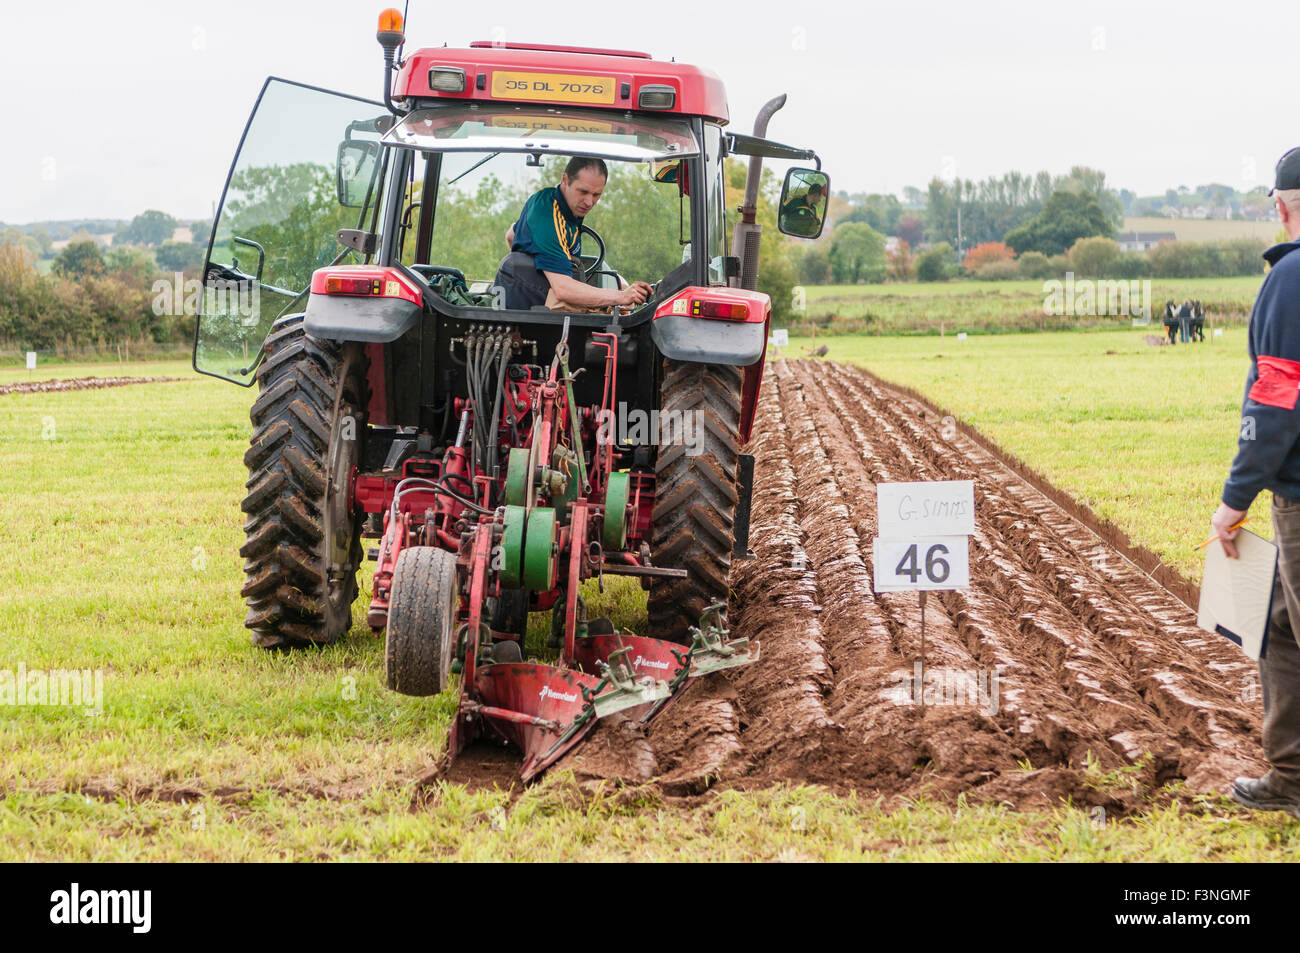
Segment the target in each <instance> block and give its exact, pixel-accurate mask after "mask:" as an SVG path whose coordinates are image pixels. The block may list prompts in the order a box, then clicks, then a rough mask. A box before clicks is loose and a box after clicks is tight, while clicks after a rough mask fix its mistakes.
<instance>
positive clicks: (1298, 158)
mask: <svg viewBox="0 0 1300 953" xmlns="http://www.w3.org/2000/svg"><path fill="white" fill-rule="evenodd" d="M1278 189H1300V146H1296V147H1295V148H1294V149H1292V150H1291V151H1290V152H1288V153H1287V154H1286V155H1284V156H1283V157H1282V158H1280V159H1278V160H1277V174H1276V177H1275V178H1274V180H1273V187H1272V188H1271V189H1269V190H1268V194H1269V195H1272V194H1273V193H1274V192H1276V191H1277V190H1278Z"/></svg>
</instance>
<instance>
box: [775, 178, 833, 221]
mask: <svg viewBox="0 0 1300 953" xmlns="http://www.w3.org/2000/svg"><path fill="white" fill-rule="evenodd" d="M825 198H826V190H825V189H824V188H822V186H821V185H819V184H813V185H812V186H811V187H809V189H808V190H807V191H806V192H804V193H803V194H802V195H793V196H791V197H790V201H788V202H786V203H785V204H784V205H782V206H781V216H782V218H785V217H787V216H799V215H812V216H820V215H821V213H822V212H821V207H822V202H823V200H824V199H825Z"/></svg>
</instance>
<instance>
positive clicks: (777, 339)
mask: <svg viewBox="0 0 1300 953" xmlns="http://www.w3.org/2000/svg"><path fill="white" fill-rule="evenodd" d="M772 346H773V347H789V346H790V332H789V331H788V330H786V329H785V328H777V329H776V330H774V331H773V332H772Z"/></svg>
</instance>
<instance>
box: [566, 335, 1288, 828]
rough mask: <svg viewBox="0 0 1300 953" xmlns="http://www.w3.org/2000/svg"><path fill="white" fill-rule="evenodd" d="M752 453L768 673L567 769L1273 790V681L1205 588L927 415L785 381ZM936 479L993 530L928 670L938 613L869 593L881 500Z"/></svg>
mask: <svg viewBox="0 0 1300 953" xmlns="http://www.w3.org/2000/svg"><path fill="white" fill-rule="evenodd" d="M749 450H750V452H752V453H754V454H755V456H756V458H757V459H756V464H757V465H756V470H755V473H756V476H755V486H754V496H753V514H752V519H751V539H750V545H751V547H752V549H753V550H754V558H753V559H750V560H745V561H737V562H735V563H733V566H732V590H733V602H732V606H731V612H730V617H731V624H732V632H733V634H734V635H745V636H748V637H749V638H751V639H757V640H759V641H760V642H761V644H762V657H761V659H760V661H758V662H757V663H754V664H752V665H749V666H746V667H744V668H740V669H734V670H731V671H727V672H719V673H715V674H713V675H710V676H707V677H705V678H702V679H699V680H697V681H696V682H694V683H693V684H691V685H690V686H689V687H688V688H687V689H686V690H685V691H684V692H683V693H682V694H681V695H680V696H679V697H678V698H677V699H675V700H674V701H673V702H672V703H671V704H670V705H669V706H668V708H667V709H665V710H664V712H663V713H662V714H660V715H659V717H658V718H656V719H655V720H654V721H653V722H652V723H651V724H650V725H649V726H640V725H635V724H631V723H628V722H626V721H616V720H615V719H607V720H606V721H605V722H602V723H601V725H600V726H599V727H598V729H597V730H596V731H595V732H594V733H593V735H592V736H591V738H590V739H589V740H588V741H587V742H586V743H584V744H583V745H582V746H580V747H579V748H578V749H576V750H575V751H574V752H573V753H572V754H570V755H569V756H568V757H566V758H565V759H564V760H562V761H561V762H560V764H559V767H560V768H571V769H573V770H574V771H575V772H577V774H578V775H579V777H580V778H588V779H596V778H613V779H619V780H622V781H625V782H628V783H645V782H648V781H651V780H653V781H654V782H655V783H657V784H658V785H659V786H660V787H661V788H662V789H663V791H664V793H665V794H668V795H676V796H690V795H698V794H701V793H703V792H705V791H706V790H708V789H710V788H711V787H715V786H731V787H754V786H766V785H769V784H772V783H779V782H787V783H805V782H806V783H816V784H822V785H826V786H828V787H830V788H831V789H833V790H839V791H846V790H855V791H858V792H860V793H864V794H870V795H876V794H879V795H884V796H885V797H886V798H887V800H889V801H893V800H896V799H897V798H898V797H912V796H920V795H928V796H931V797H936V798H940V799H944V798H955V797H956V796H957V795H959V794H962V793H964V794H965V795H966V797H967V799H968V800H971V801H993V802H999V803H1008V804H1011V805H1013V806H1015V807H1021V808H1030V807H1047V806H1050V805H1052V804H1055V803H1057V802H1059V801H1060V800H1062V799H1064V798H1070V799H1072V800H1073V803H1075V804H1081V805H1100V806H1104V807H1106V808H1107V809H1108V810H1114V811H1120V812H1124V811H1129V810H1136V809H1139V808H1142V807H1144V806H1146V805H1149V804H1150V803H1152V801H1153V800H1155V801H1164V800H1168V799H1170V798H1182V797H1186V796H1190V795H1194V794H1198V793H1206V794H1218V793H1224V792H1225V791H1226V789H1227V787H1228V786H1230V784H1231V781H1232V778H1234V777H1235V776H1238V775H1258V774H1260V773H1262V772H1263V771H1264V770H1265V769H1266V768H1267V765H1266V764H1265V763H1264V761H1263V760H1262V752H1261V750H1260V745H1259V733H1260V721H1261V714H1260V702H1259V701H1258V695H1259V692H1258V689H1257V681H1256V667H1255V664H1254V663H1253V662H1252V661H1250V660H1249V659H1248V658H1247V657H1246V656H1245V655H1244V654H1243V653H1242V652H1241V650H1240V649H1239V648H1237V647H1236V646H1235V645H1233V644H1231V643H1230V642H1228V641H1227V640H1225V639H1223V638H1220V637H1219V636H1216V635H1212V634H1209V633H1206V632H1204V631H1202V630H1200V629H1198V628H1197V626H1196V618H1195V613H1194V612H1193V611H1192V609H1191V608H1189V606H1194V605H1195V604H1196V598H1197V592H1196V590H1195V587H1194V586H1192V585H1190V584H1189V583H1187V582H1186V580H1183V579H1181V578H1180V577H1178V576H1176V575H1175V574H1173V573H1172V572H1170V571H1169V570H1167V569H1165V568H1164V567H1160V566H1158V560H1156V558H1155V557H1154V555H1153V554H1151V553H1149V552H1145V551H1143V550H1141V549H1139V548H1137V547H1134V546H1133V545H1132V544H1131V543H1130V542H1129V541H1128V540H1127V539H1126V538H1124V537H1123V534H1122V533H1119V532H1118V531H1117V530H1116V529H1115V528H1114V527H1113V526H1110V525H1108V524H1105V523H1102V522H1101V521H1099V520H1097V519H1096V517H1094V516H1093V515H1092V514H1091V513H1090V512H1089V511H1087V510H1086V509H1084V508H1083V507H1081V506H1079V505H1078V504H1075V503H1074V502H1073V501H1071V500H1070V499H1069V498H1068V497H1066V496H1065V495H1064V494H1062V493H1060V492H1058V491H1055V490H1054V489H1053V488H1051V487H1050V486H1049V485H1048V484H1047V483H1046V481H1044V480H1042V479H1041V478H1040V477H1038V476H1037V475H1036V474H1033V473H1032V472H1030V471H1028V470H1027V468H1025V467H1023V466H1021V465H1019V464H1018V463H1017V461H1015V460H1014V459H1013V458H1010V457H1007V456H1005V455H1002V454H999V453H998V452H997V451H996V450H995V449H994V448H992V447H991V446H990V445H989V444H987V443H986V442H985V441H983V440H981V439H980V438H979V437H978V435H976V434H975V433H974V432H973V431H972V430H970V428H967V427H965V426H964V425H962V424H960V423H959V422H957V421H955V420H953V418H952V417H950V416H948V415H946V414H944V413H943V411H941V410H939V409H937V408H935V407H933V406H932V405H930V404H928V403H927V402H926V401H924V400H923V399H922V398H921V397H919V395H916V394H914V393H911V392H908V391H905V390H903V389H900V388H897V387H892V386H888V385H885V384H884V383H882V382H881V381H880V380H879V379H877V378H875V377H873V376H872V375H871V374H869V373H868V372H866V371H864V370H862V369H860V368H855V367H851V366H847V365H841V364H837V363H831V362H820V361H812V360H799V361H778V362H777V363H776V364H775V365H773V366H770V367H769V370H768V374H767V376H766V379H765V381H764V387H763V393H762V397H761V400H760V404H759V409H758V418H757V421H756V423H755V427H754V439H753V441H752V443H751V446H750V448H749ZM919 480H973V481H974V483H975V502H976V511H977V513H976V528H975V534H974V536H972V537H971V539H970V562H971V585H970V588H969V589H966V590H954V591H942V592H932V593H930V594H929V595H928V601H927V605H926V609H925V652H924V659H923V660H922V657H921V638H920V635H921V610H920V608H919V605H918V602H919V600H918V595H917V593H915V592H905V593H883V594H877V593H875V592H873V591H872V540H873V538H874V537H875V536H876V494H875V492H874V489H875V484H876V483H880V482H892V481H919ZM922 662H923V667H922V668H920V669H918V664H921V663H922ZM1171 782H1181V783H1180V784H1174V785H1173V786H1169V785H1170V783H1171Z"/></svg>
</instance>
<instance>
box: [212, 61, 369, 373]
mask: <svg viewBox="0 0 1300 953" xmlns="http://www.w3.org/2000/svg"><path fill="white" fill-rule="evenodd" d="M390 123H391V117H389V116H386V115H384V114H383V107H382V106H380V105H379V104H378V103H372V102H369V101H367V100H362V99H355V98H353V97H350V96H343V95H340V94H338V93H331V92H327V91H325V90H321V89H316V88H314V87H311V86H302V85H299V84H297V83H290V82H286V81H284V80H278V79H270V80H267V82H266V85H265V86H264V87H263V89H262V94H261V96H260V97H259V98H258V103H257V108H256V109H255V110H254V112H253V116H252V118H251V119H250V120H249V125H248V128H247V129H246V130H245V132H244V140H243V142H242V144H241V145H240V149H239V154H238V156H237V157H236V160H235V164H234V167H233V168H232V170H231V174H230V178H229V180H228V181H227V183H226V191H225V195H224V196H223V198H222V203H221V213H220V216H219V218H218V219H217V222H216V226H215V228H214V229H213V237H212V244H211V247H210V249H209V251H208V260H207V264H206V266H205V269H204V295H203V300H202V302H201V305H200V315H199V320H198V327H197V331H196V336H195V348H194V366H195V368H196V369H197V370H199V371H202V372H204V373H207V374H214V375H216V376H218V377H223V378H226V379H227V380H231V381H234V382H236V383H238V384H245V385H247V384H250V383H252V380H253V375H254V373H255V370H256V361H257V359H258V355H259V354H260V352H261V347H262V342H263V341H264V340H265V339H266V336H267V334H268V332H269V331H270V329H271V326H272V324H273V323H274V322H275V320H276V319H277V318H278V317H280V316H281V315H285V314H293V313H295V312H299V311H302V310H303V308H304V307H305V304H306V298H307V290H308V285H309V283H310V281H311V275H312V272H313V271H315V270H316V269H317V268H321V267H324V266H326V265H330V264H332V263H336V262H343V263H352V262H360V261H362V260H363V257H362V256H361V255H358V254H357V253H356V252H353V251H350V250H349V249H347V248H345V247H344V246H342V245H341V244H340V243H339V241H338V238H337V234H338V231H339V229H344V228H350V229H355V228H359V227H360V228H364V229H372V223H373V222H375V220H376V215H375V209H376V207H377V204H378V202H379V199H380V185H381V184H382V179H383V175H382V169H383V166H384V160H385V154H386V150H384V149H382V148H381V147H380V145H379V138H380V136H381V134H382V133H383V132H384V130H386V129H387V128H388V126H389V125H390ZM379 224H382V223H378V224H375V225H374V226H373V228H376V229H377V228H378V227H379Z"/></svg>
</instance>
